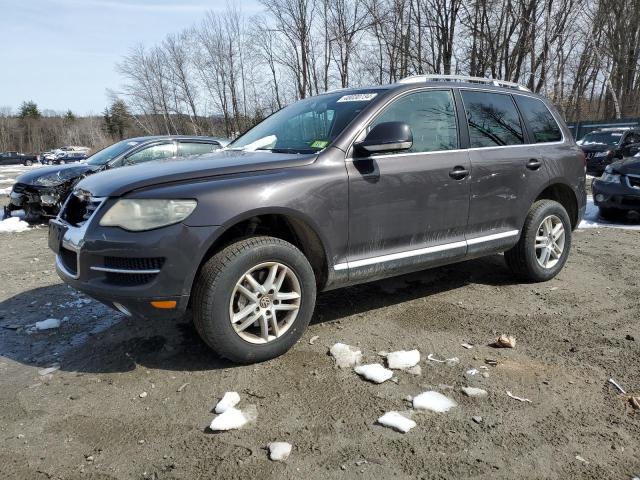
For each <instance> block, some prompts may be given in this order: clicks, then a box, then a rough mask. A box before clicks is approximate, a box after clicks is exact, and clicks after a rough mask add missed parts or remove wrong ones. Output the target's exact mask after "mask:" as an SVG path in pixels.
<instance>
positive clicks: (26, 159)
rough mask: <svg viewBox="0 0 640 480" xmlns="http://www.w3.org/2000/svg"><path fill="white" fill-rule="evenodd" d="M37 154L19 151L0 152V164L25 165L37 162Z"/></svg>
mask: <svg viewBox="0 0 640 480" xmlns="http://www.w3.org/2000/svg"><path fill="white" fill-rule="evenodd" d="M38 161H39V158H38V155H29V154H26V153H20V152H0V165H26V166H31V165H33V164H34V163H38Z"/></svg>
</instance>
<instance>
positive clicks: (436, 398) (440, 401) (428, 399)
mask: <svg viewBox="0 0 640 480" xmlns="http://www.w3.org/2000/svg"><path fill="white" fill-rule="evenodd" d="M456 406H458V404H457V403H456V402H454V401H453V400H451V399H450V398H448V397H445V396H444V395H442V394H441V393H438V392H434V391H429V392H424V393H421V394H420V395H418V396H417V397H414V399H413V408H415V409H416V410H430V411H432V412H437V413H444V412H448V411H449V410H451V409H452V408H453V407H456Z"/></svg>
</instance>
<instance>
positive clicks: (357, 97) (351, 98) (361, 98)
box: [338, 93, 378, 103]
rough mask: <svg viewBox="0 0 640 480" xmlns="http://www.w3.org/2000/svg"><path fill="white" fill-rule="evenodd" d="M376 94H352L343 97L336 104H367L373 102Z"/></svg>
mask: <svg viewBox="0 0 640 480" xmlns="http://www.w3.org/2000/svg"><path fill="white" fill-rule="evenodd" d="M376 95H378V94H377V93H354V94H351V95H344V96H342V97H340V98H339V99H338V103H340V102H368V101H370V100H373V99H374V98H375V97H376Z"/></svg>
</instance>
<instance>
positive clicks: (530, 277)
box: [504, 200, 571, 282]
mask: <svg viewBox="0 0 640 480" xmlns="http://www.w3.org/2000/svg"><path fill="white" fill-rule="evenodd" d="M570 249H571V221H570V220H569V215H568V214H567V211H566V210H565V208H564V207H563V206H562V205H561V204H559V203H558V202H555V201H553V200H538V201H537V202H535V203H534V204H533V205H532V206H531V208H530V209H529V212H528V213H527V218H526V219H525V222H524V226H523V228H522V233H521V235H520V240H519V241H518V243H517V244H516V245H515V246H514V247H513V248H512V249H511V250H508V251H507V252H505V254H504V258H505V260H506V262H507V265H508V266H509V268H510V269H511V271H512V272H513V273H514V274H515V275H516V276H517V277H519V278H521V279H523V280H525V281H529V282H545V281H547V280H551V279H552V278H553V277H555V276H556V275H557V274H558V273H559V272H560V270H562V267H563V266H564V264H565V263H566V261H567V257H568V256H569V251H570Z"/></svg>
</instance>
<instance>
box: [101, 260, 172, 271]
mask: <svg viewBox="0 0 640 480" xmlns="http://www.w3.org/2000/svg"><path fill="white" fill-rule="evenodd" d="M163 264H164V258H162V257H155V258H126V257H104V266H105V267H107V268H117V269H119V270H160V269H161V268H162V265H163Z"/></svg>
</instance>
